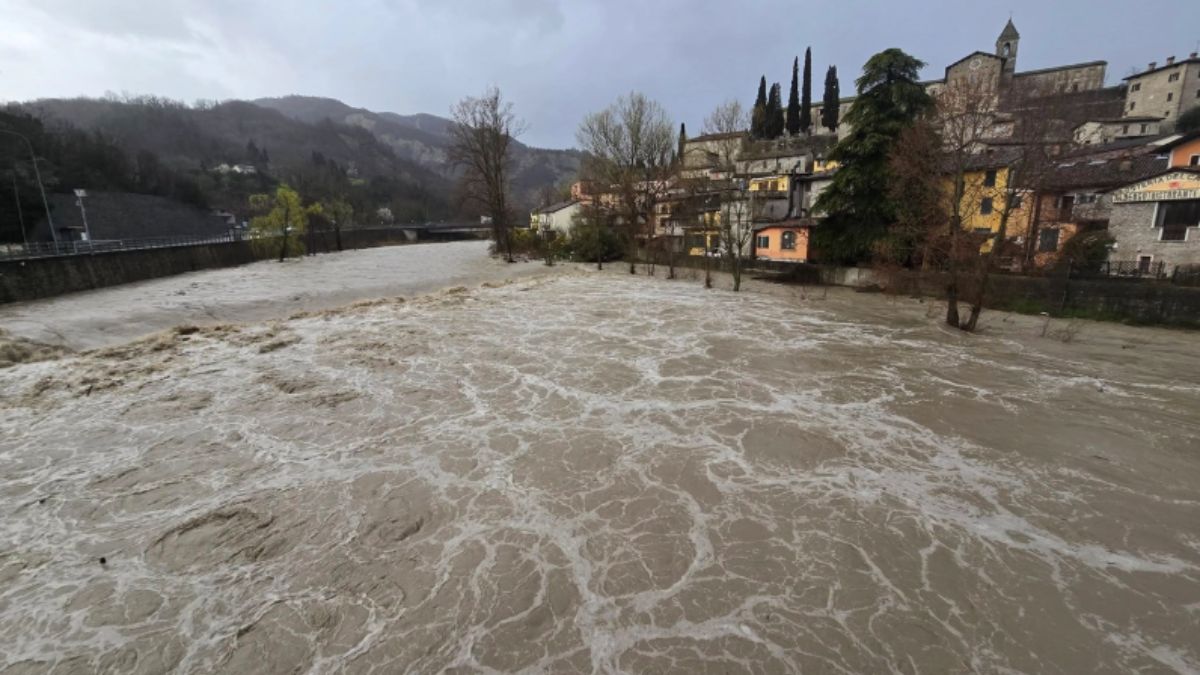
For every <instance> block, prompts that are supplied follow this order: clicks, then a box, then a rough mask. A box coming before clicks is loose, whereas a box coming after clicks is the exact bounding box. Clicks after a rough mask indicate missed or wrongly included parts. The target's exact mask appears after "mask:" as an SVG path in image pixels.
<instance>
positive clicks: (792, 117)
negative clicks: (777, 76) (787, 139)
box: [786, 57, 801, 136]
mask: <svg viewBox="0 0 1200 675" xmlns="http://www.w3.org/2000/svg"><path fill="white" fill-rule="evenodd" d="M800 119H801V113H800V58H799V57H797V58H796V60H794V61H792V91H791V92H790V93H789V94H788V107H787V125H786V126H787V132H788V133H789V134H791V135H792V136H795V135H796V134H798V133H800Z"/></svg>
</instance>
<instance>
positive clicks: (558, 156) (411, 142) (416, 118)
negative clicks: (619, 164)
mask: <svg viewBox="0 0 1200 675" xmlns="http://www.w3.org/2000/svg"><path fill="white" fill-rule="evenodd" d="M253 103H254V104H255V105H259V106H262V107H264V108H269V109H272V110H276V111H279V112H280V113H282V114H284V115H286V116H288V117H291V118H293V119H296V120H300V121H304V122H308V123H318V122H320V121H322V120H324V119H330V120H332V121H334V122H336V123H339V124H345V125H348V126H355V127H359V128H362V129H366V130H368V131H370V132H371V133H372V134H373V135H374V136H375V137H376V138H378V139H379V140H380V141H382V142H383V143H385V144H386V145H388V146H389V147H391V148H392V149H393V150H394V151H395V152H396V154H397V155H398V156H399V157H402V158H405V159H408V160H411V161H413V162H416V163H417V164H419V165H421V166H422V167H424V168H426V169H428V170H430V171H433V172H435V173H437V174H439V175H441V176H444V177H446V178H454V177H455V176H456V171H455V168H454V166H452V165H451V163H450V161H449V157H448V155H447V148H448V147H449V146H450V143H451V139H450V124H451V122H450V120H448V119H446V118H444V117H438V116H437V115H430V114H428V113H419V114H416V115H400V114H397V113H392V112H373V111H371V110H366V109H364V108H355V107H352V106H350V105H347V104H345V103H343V102H341V101H339V100H336V99H331V98H323V97H317V96H284V97H279V98H260V99H256V100H254V101H253ZM580 156H581V155H580V153H579V152H578V151H576V150H549V149H544V148H534V147H531V146H528V145H525V144H524V143H521V142H520V140H519V139H518V140H517V142H516V143H515V144H514V146H513V166H514V171H513V190H514V192H516V193H517V196H518V198H519V199H521V200H522V201H524V202H527V203H532V202H533V201H534V197H535V195H536V194H537V192H538V191H539V190H540V189H541V188H542V187H544V186H546V185H555V184H559V183H562V182H565V181H568V180H572V179H573V178H574V177H575V175H576V173H577V172H578V170H579V159H580Z"/></svg>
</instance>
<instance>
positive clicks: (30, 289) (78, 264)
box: [0, 229, 463, 304]
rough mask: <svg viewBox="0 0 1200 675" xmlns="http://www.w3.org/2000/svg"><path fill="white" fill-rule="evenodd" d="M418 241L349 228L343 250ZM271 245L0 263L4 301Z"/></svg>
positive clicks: (313, 244) (323, 238) (242, 258)
mask: <svg viewBox="0 0 1200 675" xmlns="http://www.w3.org/2000/svg"><path fill="white" fill-rule="evenodd" d="M461 238H463V237H461V236H454V235H444V236H436V235H435V236H427V235H424V234H422V236H421V237H419V241H443V240H451V239H461ZM414 241H418V237H415V236H414V235H413V233H411V232H405V231H403V230H397V229H387V230H384V229H379V230H347V231H345V232H342V248H344V249H354V248H370V247H373V246H389V245H395V244H407V243H412V242H414ZM305 243H306V246H307V247H308V248H309V249H310V250H312V251H313V252H328V251H335V250H337V246H336V241H335V238H334V235H333V233H324V232H323V233H319V234H314V236H313V237H311V238H308V237H306V239H305ZM271 248H273V247H263V248H261V249H258V248H256V247H253V246H251V245H250V242H248V241H233V242H221V243H215V244H199V245H195V246H176V247H171V248H154V249H141V250H136V251H110V252H105V253H96V254H94V255H86V254H85V255H75V256H62V257H57V258H34V259H31V260H4V261H0V304H3V303H8V302H19V301H22V300H34V299H37V298H50V297H54V296H58V295H64V294H66V293H74V292H76V291H86V290H91V289H94V288H104V287H106V286H116V285H118V284H126V283H130V282H134V281H144V280H146V279H155V278H158V277H166V276H171V275H174V274H183V273H184V272H194V271H196V270H205V269H215V268H219V267H234V266H236V265H244V264H246V263H251V262H255V261H257V260H262V259H265V258H271V257H274V254H273V253H272V252H271V250H270V249H271Z"/></svg>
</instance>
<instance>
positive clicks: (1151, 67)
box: [1146, 61, 1158, 70]
mask: <svg viewBox="0 0 1200 675" xmlns="http://www.w3.org/2000/svg"><path fill="white" fill-rule="evenodd" d="M1157 67H1158V61H1151V62H1150V67H1149V68H1147V69H1146V70H1154V69H1155V68H1157Z"/></svg>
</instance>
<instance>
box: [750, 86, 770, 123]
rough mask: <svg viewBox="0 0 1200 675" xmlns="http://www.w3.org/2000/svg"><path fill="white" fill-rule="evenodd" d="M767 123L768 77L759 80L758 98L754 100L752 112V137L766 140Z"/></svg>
mask: <svg viewBox="0 0 1200 675" xmlns="http://www.w3.org/2000/svg"><path fill="white" fill-rule="evenodd" d="M766 121H767V76H766V75H763V76H762V77H761V78H759V80H758V97H757V98H755V99H754V110H752V111H751V112H750V137H751V138H765V137H766V135H767V134H766V129H765V128H764V127H765V124H766Z"/></svg>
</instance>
